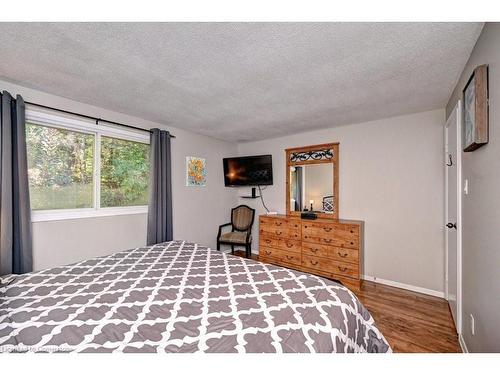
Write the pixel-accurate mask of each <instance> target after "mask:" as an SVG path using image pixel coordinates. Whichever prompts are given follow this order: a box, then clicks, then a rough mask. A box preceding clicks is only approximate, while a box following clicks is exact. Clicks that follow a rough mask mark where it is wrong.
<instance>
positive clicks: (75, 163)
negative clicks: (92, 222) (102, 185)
mask: <svg viewBox="0 0 500 375" xmlns="http://www.w3.org/2000/svg"><path fill="white" fill-rule="evenodd" d="M94 142H95V136H94V135H91V134H85V133H79V132H74V131H69V130H64V129H57V128H51V127H48V126H40V125H35V124H32V123H27V124H26V147H27V151H28V176H29V183H30V196H31V208H32V209H33V210H52V209H61V208H90V207H93V205H94V199H93V186H94V182H93V177H94Z"/></svg>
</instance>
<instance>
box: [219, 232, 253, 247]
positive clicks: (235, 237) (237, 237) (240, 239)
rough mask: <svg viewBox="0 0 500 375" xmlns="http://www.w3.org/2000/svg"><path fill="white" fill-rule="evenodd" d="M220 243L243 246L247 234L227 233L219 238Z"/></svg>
mask: <svg viewBox="0 0 500 375" xmlns="http://www.w3.org/2000/svg"><path fill="white" fill-rule="evenodd" d="M220 240H221V241H222V242H233V243H242V244H245V243H246V240H247V232H229V233H224V234H222V235H221V236H220ZM249 242H252V237H251V236H250V240H249Z"/></svg>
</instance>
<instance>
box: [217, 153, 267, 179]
mask: <svg viewBox="0 0 500 375" xmlns="http://www.w3.org/2000/svg"><path fill="white" fill-rule="evenodd" d="M224 184H225V185H226V186H258V185H272V184H273V160H272V156H271V155H257V156H242V157H237V158H224Z"/></svg>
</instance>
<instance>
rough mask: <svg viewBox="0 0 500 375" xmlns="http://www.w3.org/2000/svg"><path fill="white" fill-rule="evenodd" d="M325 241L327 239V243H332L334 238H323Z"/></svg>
mask: <svg viewBox="0 0 500 375" xmlns="http://www.w3.org/2000/svg"><path fill="white" fill-rule="evenodd" d="M323 241H325V242H326V243H330V242H332V239H331V238H323Z"/></svg>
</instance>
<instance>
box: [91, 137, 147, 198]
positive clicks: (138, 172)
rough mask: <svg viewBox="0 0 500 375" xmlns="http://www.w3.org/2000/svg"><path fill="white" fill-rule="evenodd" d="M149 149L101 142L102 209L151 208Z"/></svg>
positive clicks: (120, 142) (113, 140)
mask: <svg viewBox="0 0 500 375" xmlns="http://www.w3.org/2000/svg"><path fill="white" fill-rule="evenodd" d="M148 182H149V145H145V144H144V143H139V142H131V141H126V140H123V139H117V138H111V137H102V138H101V207H120V206H140V205H147V204H148Z"/></svg>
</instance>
